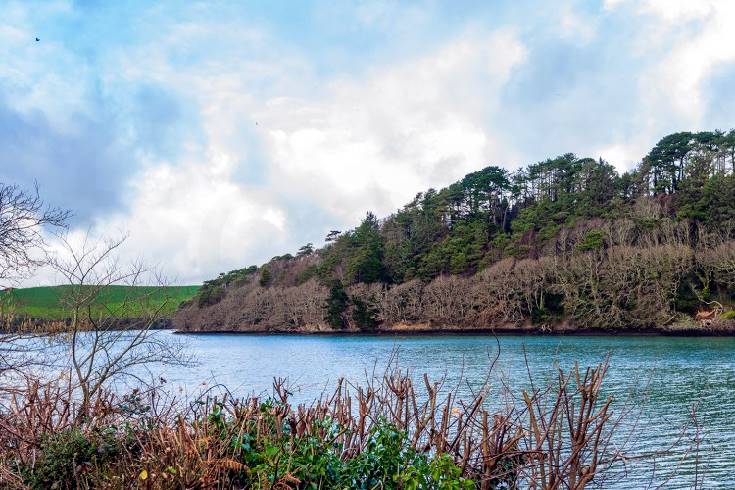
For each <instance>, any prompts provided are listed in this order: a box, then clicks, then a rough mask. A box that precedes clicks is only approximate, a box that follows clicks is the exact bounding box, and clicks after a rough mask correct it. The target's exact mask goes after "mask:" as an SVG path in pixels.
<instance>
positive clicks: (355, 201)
mask: <svg viewBox="0 0 735 490" xmlns="http://www.w3.org/2000/svg"><path fill="white" fill-rule="evenodd" d="M177 32H178V33H179V34H178V35H177V36H173V37H172V36H168V35H166V34H165V33H164V35H166V38H167V39H177V41H176V44H175V45H171V44H166V43H164V44H163V45H161V46H158V47H157V48H155V49H152V48H150V46H144V47H142V48H141V51H140V52H142V51H145V52H146V56H145V57H142V56H140V52H139V51H137V50H133V51H132V53H127V54H126V55H125V56H123V57H121V58H120V59H119V63H116V64H117V65H118V66H120V67H121V69H120V75H119V76H118V77H117V78H116V77H115V76H114V75H111V74H110V73H107V74H106V76H107V77H108V79H107V83H109V84H111V85H115V84H136V83H141V82H156V83H160V84H162V85H163V86H165V87H166V88H167V89H170V90H173V91H175V92H176V93H177V94H178V95H179V96H181V97H182V98H184V99H185V100H186V101H187V103H191V104H194V106H195V107H196V108H197V110H198V116H199V119H198V124H199V125H200V126H201V133H202V135H203V136H202V139H201V141H187V142H183V141H182V142H181V146H182V148H183V149H184V151H183V152H182V156H181V157H180V158H179V159H178V160H177V161H156V160H155V159H151V158H150V157H149V156H148V155H144V154H140V155H137V158H138V159H139V160H143V161H145V162H146V164H145V165H144V166H143V167H142V170H141V171H140V172H139V173H137V174H135V175H134V176H133V177H132V179H131V181H130V183H129V185H128V193H127V194H128V199H127V206H126V208H125V209H124V210H123V211H121V212H118V213H115V214H114V215H111V216H109V215H108V216H101V217H100V218H99V219H98V221H97V222H96V225H95V227H94V228H95V229H94V232H95V234H97V235H113V236H114V235H116V234H120V233H121V232H126V233H128V234H129V236H130V238H129V240H128V244H127V247H126V250H130V251H136V252H137V253H142V254H143V255H144V256H145V257H146V258H147V259H148V260H150V261H152V262H153V263H155V264H158V265H160V266H162V267H163V268H164V269H165V270H167V271H168V273H169V274H171V275H172V276H173V277H175V278H176V279H177V281H178V282H196V281H198V280H202V279H205V278H207V277H210V276H212V275H214V274H216V273H217V272H219V271H222V270H227V269H229V268H234V267H241V266H244V265H248V264H250V263H259V262H262V261H264V260H267V259H268V258H269V257H270V256H272V255H274V254H280V253H284V252H286V251H289V250H294V249H295V248H296V247H297V245H298V244H300V243H303V242H304V241H307V240H308V239H311V238H310V237H304V236H297V235H295V234H294V233H293V230H294V229H296V228H298V226H299V223H296V222H295V220H296V219H297V218H296V216H294V215H293V214H292V213H291V212H290V210H289V205H290V204H288V203H293V202H297V203H298V202H303V203H308V205H309V206H314V207H315V208H316V209H319V210H320V212H323V213H325V215H326V216H327V217H328V218H327V219H329V220H330V224H329V226H331V227H337V228H343V229H344V228H346V227H351V226H354V225H355V224H357V221H358V220H359V219H360V217H362V216H363V215H364V213H365V211H366V210H368V209H370V210H373V211H375V212H376V213H378V214H379V215H385V214H387V213H389V212H391V211H393V210H395V209H396V208H397V207H398V206H400V205H403V204H405V203H406V202H407V201H408V200H410V198H412V197H413V195H414V194H415V193H416V192H418V191H421V190H425V189H426V188H428V187H431V186H440V185H444V184H447V183H449V182H452V181H453V180H455V179H457V178H459V177H461V176H462V175H464V174H465V173H467V172H469V171H472V170H475V169H477V168H479V167H480V166H482V165H483V164H487V163H489V162H490V159H491V158H492V159H493V161H496V160H495V159H496V158H498V157H499V156H500V157H502V156H506V157H508V158H511V159H512V156H513V155H511V154H510V153H509V152H508V151H507V150H504V148H503V147H502V145H500V144H499V142H497V141H495V140H494V138H493V135H492V133H491V132H489V131H488V129H487V123H488V121H489V120H491V119H497V118H499V117H501V115H500V113H499V111H500V104H499V98H500V94H501V91H502V89H503V87H504V84H505V83H506V82H507V80H508V78H509V76H510V74H511V72H512V70H513V68H514V67H516V66H517V65H518V64H519V63H522V61H523V59H524V56H525V49H524V47H523V46H522V45H521V43H520V42H519V41H518V40H517V39H516V37H515V36H514V34H513V33H512V32H510V31H497V32H494V33H483V32H474V31H473V32H465V33H464V34H463V35H461V36H459V37H457V38H455V39H453V40H452V41H451V42H449V43H447V44H445V45H444V46H441V47H439V48H437V49H436V50H434V51H433V52H428V53H427V54H425V55H423V56H422V57H420V58H419V59H415V60H408V61H405V62H403V63H398V64H396V65H394V66H387V67H381V68H375V69H373V70H371V71H370V72H369V73H367V75H366V76H365V77H364V78H355V77H346V76H341V77H335V78H332V79H331V80H328V81H327V82H326V83H325V84H324V85H323V86H322V87H321V88H320V89H318V90H314V89H313V88H312V89H311V92H310V93H308V94H306V93H305V94H304V95H303V96H298V95H299V93H300V92H301V91H303V90H304V89H303V87H302V88H300V89H299V88H294V89H292V86H295V85H297V84H299V83H301V82H303V83H304V85H305V86H307V87H313V86H314V85H315V84H314V85H312V83H311V81H310V77H311V73H310V69H309V67H308V65H307V64H304V63H302V61H300V60H298V59H297V58H294V57H293V56H290V55H288V53H283V52H277V51H274V52H273V55H272V58H268V59H249V58H243V59H242V60H241V63H239V64H238V66H231V65H226V64H220V63H219V61H220V60H219V58H217V57H214V58H213V59H212V60H210V62H209V64H208V65H209V69H208V70H203V69H202V67H201V66H192V67H191V68H186V67H183V68H182V67H180V66H175V65H174V63H173V62H172V61H171V59H170V56H171V53H170V50H176V49H178V48H180V47H181V43H184V44H186V43H187V42H191V40H192V38H187V37H186V36H184V35H182V34H181V33H182V31H181V29H180V28H177ZM189 32H191V33H192V36H193V37H194V39H197V40H201V38H202V36H205V37H206V35H205V32H206V29H205V28H203V27H201V26H200V27H199V28H197V29H195V30H191V31H189ZM172 42H173V41H172ZM258 42H267V41H258ZM254 72H257V73H258V74H260V75H262V74H263V73H266V74H267V77H268V78H270V79H272V80H273V81H274V86H275V87H276V88H275V89H273V88H271V89H270V90H267V91H265V92H263V91H262V90H259V89H258V88H257V86H258V84H259V83H260V79H259V77H258V76H256V75H255V74H254ZM299 75H301V77H299ZM284 93H286V94H289V96H288V97H286V96H283V95H282V94H284ZM291 94H296V95H291ZM256 122H257V126H256V125H255V123H256ZM248 138H250V139H248ZM244 139H246V140H248V141H246V142H244V141H243V140H244ZM252 139H254V141H252ZM254 146H261V147H262V148H261V149H260V150H256V148H254ZM259 159H260V160H262V161H261V162H258V161H257V160H259ZM258 164H259V165H261V166H263V168H262V169H261V170H262V173H263V175H262V178H261V179H256V181H254V182H253V181H250V179H247V178H242V175H243V174H244V175H248V172H250V171H251V170H252V168H253V167H254V166H257V165H258ZM291 211H293V210H292V209H291ZM323 231H324V230H315V236H317V237H319V236H322V232H323ZM36 280H38V278H37V279H36Z"/></svg>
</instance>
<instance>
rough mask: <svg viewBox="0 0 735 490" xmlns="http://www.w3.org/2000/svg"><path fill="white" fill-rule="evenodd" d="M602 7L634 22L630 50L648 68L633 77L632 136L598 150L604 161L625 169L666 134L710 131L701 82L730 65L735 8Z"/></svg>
mask: <svg viewBox="0 0 735 490" xmlns="http://www.w3.org/2000/svg"><path fill="white" fill-rule="evenodd" d="M605 6H606V8H607V9H608V10H615V9H617V10H619V11H624V12H626V13H628V14H632V17H633V18H636V19H637V20H638V22H639V24H638V29H637V38H636V39H635V40H634V49H635V50H636V52H637V56H639V57H641V58H643V59H646V58H647V59H648V60H650V62H649V63H646V64H645V66H644V67H643V69H642V70H641V71H640V72H638V73H636V74H635V76H636V77H637V85H638V102H637V104H636V107H635V108H634V110H633V111H632V113H631V117H633V118H635V120H636V125H637V126H638V128H639V129H638V131H637V134H636V135H635V137H634V138H632V140H630V141H628V142H625V144H614V145H613V146H611V147H608V148H603V149H601V151H605V152H606V153H604V155H606V156H608V155H610V156H611V159H612V158H618V157H619V158H626V159H627V160H626V161H627V162H629V164H630V162H633V161H636V160H638V159H640V157H641V156H643V154H645V152H646V151H647V150H648V149H649V148H650V146H651V144H653V143H655V141H656V140H657V139H658V138H660V137H662V136H663V135H665V134H667V133H669V132H673V131H682V130H699V129H713V128H710V126H709V124H708V121H707V120H706V109H707V96H708V94H706V93H705V90H706V82H707V81H708V79H709V77H710V76H711V75H712V73H713V72H714V70H715V69H716V68H718V67H719V66H722V65H724V64H727V63H733V62H735V31H733V29H732V26H733V25H735V2H732V1H730V0H698V1H693V0H645V1H640V2H638V1H632V0H607V1H606V2H605ZM725 129H726V128H725ZM636 155H637V156H636ZM631 156H633V157H634V158H633V159H632V160H630V158H631Z"/></svg>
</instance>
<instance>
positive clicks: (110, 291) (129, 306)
mask: <svg viewBox="0 0 735 490" xmlns="http://www.w3.org/2000/svg"><path fill="white" fill-rule="evenodd" d="M71 288H72V286H42V287H34V288H20V289H11V290H5V291H2V292H0V307H1V308H2V310H3V312H7V313H10V312H12V313H14V314H16V315H23V316H29V317H33V318H42V319H62V318H68V317H70V316H71V315H70V312H69V310H68V306H67V305H68V298H69V297H70V294H71V292H72V289H71ZM199 288H200V286H164V287H158V286H108V287H106V288H105V289H104V290H103V291H102V292H101V293H100V294H99V296H98V297H97V298H96V299H95V306H96V308H99V309H100V310H101V311H109V312H110V314H111V316H117V317H128V316H129V317H136V316H143V315H145V313H146V312H148V311H152V310H154V309H157V308H158V307H161V306H162V309H161V314H162V315H164V316H165V315H170V314H171V313H173V312H174V311H175V310H176V308H177V307H178V305H179V304H180V303H181V302H182V301H186V300H188V299H191V298H192V297H193V296H194V295H195V294H196V292H197V291H198V290H199Z"/></svg>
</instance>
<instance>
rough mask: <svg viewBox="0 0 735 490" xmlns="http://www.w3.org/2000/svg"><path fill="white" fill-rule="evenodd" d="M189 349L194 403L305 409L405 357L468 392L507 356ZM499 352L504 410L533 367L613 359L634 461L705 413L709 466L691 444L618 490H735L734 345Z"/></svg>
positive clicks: (302, 345)
mask: <svg viewBox="0 0 735 490" xmlns="http://www.w3.org/2000/svg"><path fill="white" fill-rule="evenodd" d="M157 335H174V334H173V333H171V332H168V331H164V332H158V333H157ZM180 338H181V337H179V336H177V339H180ZM183 338H184V339H185V340H187V342H188V345H189V349H190V350H191V351H192V352H193V353H194V354H195V355H196V357H197V359H198V361H199V365H198V366H196V367H191V368H186V369H181V368H176V369H173V368H165V367H164V368H162V369H163V372H162V374H163V375H164V376H165V377H166V378H167V379H168V381H169V382H168V383H167V386H168V387H169V389H171V390H175V391H179V392H186V393H189V394H193V393H196V392H197V391H199V390H201V389H202V388H206V387H209V386H212V385H213V384H216V383H222V384H224V385H226V386H227V387H228V388H229V389H230V390H231V391H232V392H233V393H234V394H236V395H247V394H253V393H254V394H269V393H270V387H271V384H272V380H273V377H274V376H280V377H287V378H288V379H289V381H290V383H291V386H292V390H291V391H293V392H294V397H295V399H296V400H297V401H304V402H308V401H311V400H313V399H315V398H317V397H319V395H320V394H321V393H322V392H324V391H329V390H330V389H331V388H333V387H334V384H335V382H336V380H337V379H338V378H340V377H344V378H347V379H348V380H350V381H353V382H355V383H360V382H362V381H364V380H365V379H366V374H369V373H370V372H372V371H373V369H374V368H375V367H376V366H377V372H378V373H380V372H382V370H383V369H384V366H385V364H386V362H387V361H388V360H389V359H390V358H391V356H392V355H395V352H396V350H397V357H398V363H399V364H400V366H401V367H403V368H409V369H411V370H412V372H413V373H414V374H415V375H416V376H419V375H421V374H423V373H428V374H429V375H430V377H432V378H439V377H441V376H446V378H447V383H448V385H451V386H454V385H455V384H456V383H458V382H460V380H462V379H464V381H463V382H462V383H461V386H462V389H463V390H466V391H467V392H468V391H469V390H470V387H471V386H475V387H476V386H479V385H480V384H481V383H482V382H483V381H484V380H485V379H486V377H487V375H488V370H489V367H490V364H491V361H492V359H494V358H495V356H496V354H497V353H498V341H496V339H495V338H494V337H492V336H446V335H437V336H406V337H403V336H396V337H389V336H364V337H363V336H359V337H358V336H350V337H334V336H329V337H322V336H308V337H305V336H280V335H269V336H257V335H255V336H254V335H236V334H199V335H186V336H184V337H183ZM499 346H500V355H499V357H498V360H497V362H496V364H495V368H494V370H493V373H492V376H491V379H492V383H493V386H494V387H496V390H497V393H498V398H497V399H498V400H500V398H501V397H500V393H501V392H502V387H503V385H504V384H507V385H509V386H510V387H511V388H512V389H513V390H514V391H515V392H516V393H518V392H519V390H520V388H525V387H528V385H529V381H528V372H527V365H526V361H525V359H526V358H527V359H528V370H530V372H531V374H532V376H533V378H534V382H535V384H537V385H539V384H543V383H544V382H547V381H549V380H550V379H551V378H552V377H553V376H555V375H556V369H557V367H561V368H563V369H568V368H570V367H572V366H573V364H574V362H575V361H576V362H579V363H580V365H581V366H592V365H595V364H597V363H599V362H600V361H602V360H603V359H604V358H605V356H606V355H608V354H610V356H611V364H610V369H609V372H608V376H607V378H606V381H605V393H606V394H609V395H612V396H613V397H614V399H615V405H614V407H615V408H617V409H618V410H622V409H623V408H624V407H631V406H632V407H633V408H634V411H635V412H636V413H637V414H639V419H638V420H637V424H636V425H635V426H631V427H628V428H627V429H625V428H624V429H623V430H621V435H625V436H631V439H630V441H629V442H628V445H627V448H628V449H627V452H628V453H630V454H632V455H640V454H645V453H648V452H651V451H660V450H663V449H666V448H667V446H668V445H670V444H672V443H674V442H675V441H676V440H678V439H679V438H680V437H681V436H682V434H684V435H685V436H687V437H690V438H691V437H693V435H694V432H695V431H694V428H693V427H692V424H691V417H690V409H691V408H692V407H693V406H696V410H697V415H698V419H699V421H700V422H701V423H702V426H703V427H702V433H701V437H700V438H701V444H700V452H699V459H700V461H699V464H698V465H697V464H695V457H694V455H692V454H690V455H688V456H686V455H685V454H684V450H685V449H686V448H687V447H688V446H689V442H687V441H683V442H681V443H680V444H679V445H678V447H677V448H676V449H675V450H674V451H673V452H672V453H671V454H668V455H664V456H659V457H657V458H656V459H655V461H654V460H652V459H646V460H643V461H637V462H634V463H632V465H631V466H629V468H628V469H629V470H633V469H634V471H629V472H628V475H627V476H626V477H624V479H623V480H622V481H619V482H618V483H616V484H615V485H613V486H614V487H615V488H657V487H659V486H662V488H692V487H693V486H694V474H695V473H696V474H698V475H700V479H703V485H701V484H702V481H701V480H700V487H703V488H735V338H667V337H577V336H575V337H551V336H549V337H515V336H504V337H500V338H499ZM524 352H525V355H524ZM620 442H621V443H622V442H623V441H622V439H621V440H620ZM619 470H620V471H622V470H623V468H622V467H621V468H619ZM702 475H704V476H702ZM669 478H673V479H672V480H669ZM607 487H608V486H607V485H606V488H607Z"/></svg>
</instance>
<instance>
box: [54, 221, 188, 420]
mask: <svg viewBox="0 0 735 490" xmlns="http://www.w3.org/2000/svg"><path fill="white" fill-rule="evenodd" d="M60 242H61V243H62V244H63V250H64V251H63V254H62V256H57V257H53V258H51V260H50V264H51V266H52V267H53V269H54V270H55V271H57V272H58V273H60V274H61V275H62V276H63V277H64V278H65V280H66V283H67V287H68V290H67V293H66V295H65V297H64V299H63V303H64V307H65V308H66V309H67V310H68V311H69V313H70V319H69V320H68V322H67V323H66V324H65V325H64V327H65V328H63V329H62V333H60V334H58V335H56V337H57V338H58V339H59V340H61V342H62V344H63V345H66V346H68V349H69V357H68V366H66V369H68V379H69V383H70V389H71V390H75V391H78V393H79V397H80V401H81V408H80V410H79V412H78V414H79V415H78V416H79V417H85V416H86V415H87V412H88V411H89V408H90V404H91V402H92V401H93V400H94V399H95V397H97V396H98V395H99V394H100V393H101V392H103V390H104V389H106V388H109V386H110V384H111V383H114V382H116V381H118V380H121V379H123V378H130V377H132V378H134V379H135V380H136V381H137V382H138V383H141V382H144V381H145V380H144V379H142V375H143V373H144V372H145V370H146V369H147V368H148V367H149V366H151V365H156V364H158V365H161V364H177V365H184V364H188V363H189V362H191V359H190V358H189V356H188V355H186V352H185V349H184V346H183V344H182V343H181V342H180V341H174V340H173V339H171V338H170V337H168V336H167V337H166V338H162V336H161V335H157V334H156V333H155V332H154V331H153V329H154V328H155V327H156V326H157V325H158V324H159V323H160V322H161V321H162V320H163V316H164V313H166V312H167V309H168V307H169V306H170V305H171V298H170V297H168V295H167V294H166V292H165V291H166V290H165V288H163V286H164V285H165V282H164V280H163V278H162V276H161V275H160V274H158V273H156V272H155V271H152V270H148V269H146V268H145V267H144V265H143V264H142V262H140V261H136V262H133V263H131V264H129V265H127V266H125V265H123V264H122V262H121V260H120V259H119V257H118V255H117V253H118V251H119V249H120V247H121V246H122V245H123V243H124V242H125V237H123V238H119V239H115V240H107V241H99V240H94V239H91V238H90V237H89V235H87V236H85V238H84V239H83V240H82V243H81V244H80V245H79V246H75V245H74V244H72V243H71V241H70V240H69V239H68V238H66V237H61V240H60ZM124 286H140V287H135V288H131V287H124Z"/></svg>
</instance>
